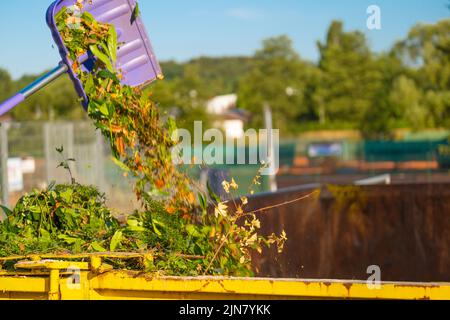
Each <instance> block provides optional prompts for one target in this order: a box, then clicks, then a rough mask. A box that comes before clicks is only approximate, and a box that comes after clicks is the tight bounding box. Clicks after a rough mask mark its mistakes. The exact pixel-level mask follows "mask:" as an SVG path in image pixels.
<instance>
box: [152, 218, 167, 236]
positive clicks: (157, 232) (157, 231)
mask: <svg viewBox="0 0 450 320" xmlns="http://www.w3.org/2000/svg"><path fill="white" fill-rule="evenodd" d="M157 225H159V226H161V227H163V228H164V227H165V225H164V223H162V222H159V221H158V220H155V219H153V220H152V226H153V231H154V232H155V233H156V234H157V235H158V237H161V236H162V233H161V231H159V229H158V227H157Z"/></svg>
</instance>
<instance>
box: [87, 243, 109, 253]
mask: <svg viewBox="0 0 450 320" xmlns="http://www.w3.org/2000/svg"><path fill="white" fill-rule="evenodd" d="M91 248H92V250H94V251H96V252H106V251H108V250H106V249H105V248H104V247H103V246H102V245H101V244H100V243H98V242H97V241H95V242H92V243H91Z"/></svg>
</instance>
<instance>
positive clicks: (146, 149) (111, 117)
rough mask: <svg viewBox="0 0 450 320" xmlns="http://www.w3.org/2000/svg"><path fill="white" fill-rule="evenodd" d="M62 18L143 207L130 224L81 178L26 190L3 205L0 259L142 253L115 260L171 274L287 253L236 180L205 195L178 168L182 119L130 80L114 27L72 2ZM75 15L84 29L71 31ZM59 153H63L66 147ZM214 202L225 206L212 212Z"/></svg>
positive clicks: (220, 270) (232, 266)
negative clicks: (166, 115)
mask: <svg viewBox="0 0 450 320" xmlns="http://www.w3.org/2000/svg"><path fill="white" fill-rule="evenodd" d="M79 5H80V6H82V1H81V2H79ZM56 18H57V25H58V28H59V30H60V33H61V35H62V38H63V40H64V43H65V45H66V47H67V48H68V51H69V58H70V60H71V61H73V65H72V67H73V69H74V70H75V72H76V74H77V76H78V77H79V79H80V80H81V82H82V83H83V86H84V89H85V92H86V94H87V96H88V98H89V108H88V115H89V117H90V118H91V119H92V121H93V122H94V124H95V126H96V127H97V128H98V129H99V130H100V131H101V132H102V134H103V136H104V137H105V138H106V139H107V140H108V141H109V143H110V145H111V149H112V152H113V156H114V158H115V160H116V162H117V163H118V165H120V167H121V168H122V169H123V170H124V171H125V172H126V174H127V175H129V176H131V177H133V178H134V179H135V181H136V183H135V186H134V189H135V193H136V196H137V199H138V200H139V201H140V202H141V203H142V210H140V211H138V212H134V214H132V215H130V216H129V217H128V221H127V222H126V224H120V223H119V221H118V220H117V219H116V218H115V217H114V215H113V214H112V212H111V210H110V209H108V208H107V206H106V205H105V196H104V195H103V194H101V193H100V192H99V191H98V190H97V189H96V188H95V187H91V186H83V185H80V184H77V183H76V181H74V179H71V180H72V183H71V184H68V185H51V186H50V187H49V188H48V189H47V190H43V191H40V190H36V191H34V192H32V193H31V194H28V195H26V196H25V197H23V198H22V199H21V200H20V201H19V202H18V204H17V205H16V207H15V208H14V209H13V210H12V211H10V210H9V209H7V208H3V209H4V211H5V213H6V214H7V219H6V220H5V221H4V222H3V223H2V224H1V225H0V256H2V257H5V256H11V255H28V254H44V253H74V254H76V253H93V252H106V251H111V252H114V251H115V252H140V253H143V254H145V257H146V258H145V261H144V260H142V259H140V260H139V259H138V260H137V261H128V262H120V261H115V262H114V265H115V266H116V267H120V268H124V269H133V270H143V271H146V272H152V273H158V274H163V275H189V276H196V275H230V276H251V275H253V272H252V267H251V257H252V252H259V253H261V252H262V248H263V247H264V246H267V247H271V246H272V245H275V246H277V248H278V251H280V252H281V251H282V249H283V246H284V243H285V241H286V240H287V238H286V234H285V233H284V232H283V233H282V234H281V235H280V236H276V235H275V234H272V235H271V236H269V237H263V236H261V235H259V234H258V231H259V229H260V228H261V222H260V221H259V220H258V218H257V217H256V215H255V213H246V212H245V207H246V205H247V204H248V199H247V198H246V197H242V198H241V199H239V200H238V201H236V200H234V199H236V198H237V197H236V193H237V189H238V185H237V184H236V182H235V181H234V180H232V181H224V182H223V186H224V189H225V191H226V192H227V193H228V194H229V198H230V201H222V200H221V199H219V198H218V197H217V196H216V195H215V194H213V193H212V192H211V191H209V192H208V193H207V194H204V193H202V192H200V191H195V190H196V189H195V188H194V187H193V184H192V183H191V181H190V180H189V179H188V177H187V176H186V175H185V174H184V173H182V172H180V171H179V170H177V168H176V167H175V166H174V165H173V161H172V159H171V150H172V147H173V146H174V142H173V141H172V140H171V135H172V132H173V131H174V130H175V129H176V125H175V123H174V122H173V121H172V120H170V119H169V120H168V121H167V122H165V123H162V122H161V120H160V117H159V113H158V110H157V108H156V106H155V104H154V103H153V102H152V101H151V99H150V96H149V94H147V93H144V92H143V91H141V89H139V88H132V87H129V86H126V85H122V84H121V82H120V79H121V78H122V75H121V73H120V72H119V71H118V70H116V68H115V65H116V59H117V50H118V48H119V47H120V45H121V44H120V43H118V41H117V34H116V31H115V29H114V26H112V25H110V24H102V23H99V22H97V21H96V20H95V19H94V18H93V16H92V15H91V14H89V13H87V12H86V13H83V15H82V16H81V18H80V17H74V16H73V15H72V14H71V13H70V12H69V10H67V9H66V8H63V9H62V10H61V11H60V12H59V13H58V15H57V17H56ZM74 21H76V23H78V24H79V25H78V26H77V27H76V28H73V27H69V25H70V23H73V22H74ZM86 53H88V54H89V55H90V56H91V57H93V59H94V60H95V66H94V68H93V70H92V71H91V72H85V71H83V70H82V69H81V67H80V65H79V63H78V62H77V61H78V60H79V58H80V57H81V56H82V55H84V54H86ZM57 151H58V152H60V153H61V155H62V154H63V148H61V149H58V150H57ZM70 161H74V160H73V159H64V158H63V161H62V163H61V166H62V167H63V168H66V169H67V170H68V171H69V174H70V175H71V172H70V166H69V162H70ZM258 177H259V175H258V176H257V177H256V178H255V180H254V181H255V183H258ZM231 203H232V205H231ZM211 207H213V208H215V210H214V212H213V213H208V208H211Z"/></svg>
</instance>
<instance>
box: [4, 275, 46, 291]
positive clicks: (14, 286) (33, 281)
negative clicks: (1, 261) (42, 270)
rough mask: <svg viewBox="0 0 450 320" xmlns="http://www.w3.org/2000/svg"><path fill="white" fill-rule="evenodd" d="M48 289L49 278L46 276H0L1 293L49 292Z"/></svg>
mask: <svg viewBox="0 0 450 320" xmlns="http://www.w3.org/2000/svg"><path fill="white" fill-rule="evenodd" d="M48 291H49V280H48V278H46V277H45V278H44V277H16V276H3V277H0V293H2V292H3V293H6V292H22V293H47V292H48Z"/></svg>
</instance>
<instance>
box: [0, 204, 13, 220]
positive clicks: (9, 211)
mask: <svg viewBox="0 0 450 320" xmlns="http://www.w3.org/2000/svg"><path fill="white" fill-rule="evenodd" d="M0 208H1V209H2V210H3V212H4V213H5V214H6V215H7V216H8V217H9V216H10V215H12V214H13V212H12V211H11V210H9V209H8V208H7V207H5V206H2V205H0Z"/></svg>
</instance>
